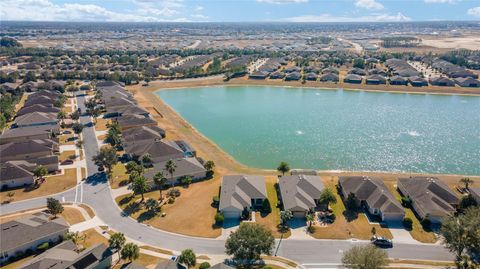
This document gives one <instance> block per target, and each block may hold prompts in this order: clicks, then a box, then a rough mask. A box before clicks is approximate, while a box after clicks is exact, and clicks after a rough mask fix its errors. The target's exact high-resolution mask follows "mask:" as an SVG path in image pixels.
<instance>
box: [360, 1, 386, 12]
mask: <svg viewBox="0 0 480 269" xmlns="http://www.w3.org/2000/svg"><path fill="white" fill-rule="evenodd" d="M355 6H357V7H360V8H366V9H376V10H378V9H383V8H384V6H383V5H382V4H381V3H379V2H377V1H376V0H355Z"/></svg>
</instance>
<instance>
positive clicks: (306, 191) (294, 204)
mask: <svg viewBox="0 0 480 269" xmlns="http://www.w3.org/2000/svg"><path fill="white" fill-rule="evenodd" d="M278 187H279V189H280V196H281V200H282V204H283V208H284V210H289V211H291V212H292V213H293V216H294V217H296V218H304V217H305V215H306V214H307V213H308V211H310V210H311V209H314V208H315V207H316V206H317V203H318V199H319V198H320V195H321V193H322V191H323V189H324V186H323V183H322V179H321V178H320V177H319V176H308V175H295V176H282V177H280V178H279V180H278Z"/></svg>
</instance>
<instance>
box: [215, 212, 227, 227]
mask: <svg viewBox="0 0 480 269" xmlns="http://www.w3.org/2000/svg"><path fill="white" fill-rule="evenodd" d="M224 220H225V216H223V214H222V213H217V214H215V223H218V224H220V223H223V221H224Z"/></svg>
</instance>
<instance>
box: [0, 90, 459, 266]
mask: <svg viewBox="0 0 480 269" xmlns="http://www.w3.org/2000/svg"><path fill="white" fill-rule="evenodd" d="M77 100H78V104H79V107H80V108H81V109H82V111H85V107H84V97H83V96H78V97H77ZM80 121H81V122H82V123H83V124H85V125H87V126H86V127H85V128H84V130H83V141H84V148H85V156H86V162H87V174H88V178H87V180H86V182H85V183H84V186H83V202H84V203H86V204H88V205H90V206H92V207H93V209H94V211H95V213H96V215H97V216H98V217H99V218H100V219H101V220H102V221H103V222H105V223H106V224H108V225H109V227H110V228H111V229H114V230H116V231H120V232H122V233H124V234H125V235H126V236H127V237H129V238H131V239H135V240H137V241H140V242H143V243H145V244H149V245H152V246H157V247H160V248H165V249H171V250H175V251H181V250H183V249H186V248H192V249H193V250H194V251H195V252H196V253H201V254H223V253H224V252H225V247H224V245H225V241H224V240H217V239H205V238H196V237H188V236H183V235H178V234H172V233H169V232H164V231H161V230H158V229H154V228H152V227H149V226H147V225H145V224H141V223H138V222H137V221H135V220H133V219H131V218H129V217H128V216H125V215H124V214H123V213H122V211H121V210H120V208H119V207H118V206H117V205H116V204H115V201H114V200H113V199H112V196H111V192H110V188H109V186H108V182H107V180H106V177H105V175H104V173H98V172H97V167H96V166H95V164H94V163H93V162H92V160H91V156H94V155H95V154H96V153H97V151H98V144H97V141H96V137H95V132H94V129H93V127H92V126H89V125H88V124H89V123H90V122H91V121H90V118H89V117H87V116H82V117H81V118H80ZM72 194H73V196H72ZM61 195H63V196H64V197H65V198H66V199H65V200H66V201H73V200H75V190H70V191H67V192H66V193H64V194H60V196H61ZM55 197H57V198H58V197H59V195H55ZM77 201H78V198H77ZM44 205H45V198H39V199H33V200H28V201H23V202H22V201H21V202H15V203H12V204H8V205H2V206H1V207H0V211H1V213H2V214H7V213H11V212H15V211H19V210H25V209H28V208H35V207H40V206H44ZM192 221H195V220H194V219H192ZM365 243H366V242H361V241H347V240H292V239H287V240H281V241H280V240H277V241H276V250H275V251H276V253H277V255H278V256H282V257H286V258H289V259H292V260H295V261H297V262H300V263H339V262H340V259H341V257H342V253H343V252H344V251H346V250H348V249H349V248H350V247H352V246H353V245H355V244H365ZM387 252H388V254H389V257H390V258H401V259H423V260H441V261H445V260H453V255H452V254H451V253H449V252H448V251H447V250H446V249H445V248H444V247H443V246H439V245H422V244H400V243H398V244H394V247H393V248H391V249H387Z"/></svg>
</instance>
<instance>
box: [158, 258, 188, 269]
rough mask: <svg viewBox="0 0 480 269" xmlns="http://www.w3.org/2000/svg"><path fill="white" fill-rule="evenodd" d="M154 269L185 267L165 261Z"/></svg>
mask: <svg viewBox="0 0 480 269" xmlns="http://www.w3.org/2000/svg"><path fill="white" fill-rule="evenodd" d="M155 269H187V267H186V266H184V265H182V264H181V263H179V262H177V261H172V260H165V261H162V262H160V263H158V264H157V266H155Z"/></svg>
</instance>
